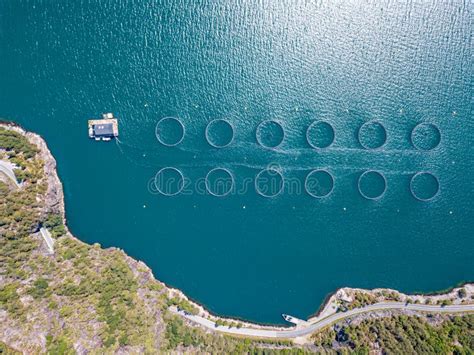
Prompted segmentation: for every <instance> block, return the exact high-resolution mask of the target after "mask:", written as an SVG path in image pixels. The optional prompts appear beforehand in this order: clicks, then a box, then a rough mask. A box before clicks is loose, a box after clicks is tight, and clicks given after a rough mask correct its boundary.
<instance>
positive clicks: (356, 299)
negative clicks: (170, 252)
mask: <svg viewBox="0 0 474 355" xmlns="http://www.w3.org/2000/svg"><path fill="white" fill-rule="evenodd" d="M0 127H4V128H7V129H10V130H14V131H16V132H18V133H20V134H22V135H24V136H25V137H26V138H27V139H28V140H29V141H30V142H31V143H33V144H35V145H36V146H37V147H38V148H39V150H40V152H39V154H40V158H41V159H42V160H43V162H44V172H45V176H46V177H47V191H46V202H45V203H46V206H45V208H44V213H56V214H59V215H61V216H62V218H63V221H64V226H65V227H66V231H67V235H68V236H69V237H70V238H72V239H74V240H75V241H78V242H80V243H83V242H81V241H79V240H78V239H77V238H75V237H74V236H73V235H72V233H71V232H70V231H69V230H68V229H67V223H66V217H65V206H64V194H63V187H62V183H61V181H60V179H59V177H58V175H57V171H56V160H55V159H54V157H53V156H52V154H51V152H50V151H49V149H48V147H47V144H46V142H45V141H44V140H43V139H42V138H41V137H40V136H39V135H38V134H35V133H31V132H27V131H26V130H24V129H23V128H22V127H20V126H18V125H16V124H14V123H6V122H0ZM107 250H111V251H118V252H120V253H121V254H123V256H124V257H125V260H126V262H127V264H128V266H129V267H130V269H131V270H132V272H133V273H134V274H135V275H138V276H140V278H141V279H142V282H143V283H145V282H147V281H149V280H154V281H156V282H157V283H158V284H159V285H161V286H162V287H163V288H164V289H165V290H166V293H167V295H168V297H169V298H178V299H181V300H185V301H186V302H188V303H189V304H191V305H192V307H194V308H195V310H196V312H197V314H199V315H200V316H202V317H205V318H208V319H210V320H212V321H220V322H224V323H228V324H229V323H233V324H239V325H240V326H245V327H248V328H256V329H269V330H282V329H288V328H287V327H278V326H269V325H260V324H255V323H250V322H245V321H242V320H240V319H232V318H224V317H219V316H217V315H214V314H212V313H210V312H209V311H208V310H206V309H205V308H204V307H203V306H202V305H200V304H198V303H196V302H194V301H193V300H191V299H189V298H188V297H187V296H186V295H185V294H184V293H183V292H182V291H180V290H178V289H174V288H170V287H168V286H167V285H165V284H164V283H162V282H161V281H159V280H156V279H155V277H154V275H153V272H152V270H151V269H150V268H149V267H148V266H147V265H146V264H144V263H143V262H141V261H138V260H135V259H133V258H131V257H129V256H128V255H126V254H125V252H124V251H123V250H120V249H117V248H108V249H107ZM461 289H462V290H464V291H461ZM461 292H463V295H464V297H462V298H461V297H459V295H460V293H461ZM473 299H474V284H472V283H466V284H464V285H462V286H460V287H457V288H454V289H452V290H451V291H450V292H447V293H443V294H438V295H434V294H433V295H426V294H425V295H423V294H418V295H406V294H403V293H401V292H398V291H396V290H392V289H373V290H364V289H355V288H341V289H338V290H336V291H335V292H334V293H333V294H332V295H331V296H330V297H328V298H327V299H326V301H325V303H324V305H322V306H321V308H320V310H319V311H318V313H317V314H315V315H314V316H312V317H310V318H309V319H308V321H309V322H311V321H312V320H314V319H315V318H324V317H326V316H329V315H330V314H333V313H335V312H339V311H341V310H343V309H350V308H351V307H360V306H363V305H367V304H372V303H376V302H383V301H390V300H396V301H399V302H400V301H401V302H410V303H423V304H440V302H446V303H450V304H462V302H470V303H472V302H473ZM387 315H390V312H389V313H387ZM361 317H362V316H361ZM361 317H359V319H360V318H361ZM190 325H191V324H190ZM192 325H193V326H194V324H192ZM160 326H161V327H162V325H160V324H157V327H158V328H159V327H160Z"/></svg>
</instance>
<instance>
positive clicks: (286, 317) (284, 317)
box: [281, 313, 293, 323]
mask: <svg viewBox="0 0 474 355" xmlns="http://www.w3.org/2000/svg"><path fill="white" fill-rule="evenodd" d="M281 316H282V317H283V319H284V320H286V321H287V322H290V323H293V322H292V320H293V317H292V316H289V315H288V314H284V313H282V314H281Z"/></svg>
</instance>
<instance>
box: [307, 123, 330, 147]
mask: <svg viewBox="0 0 474 355" xmlns="http://www.w3.org/2000/svg"><path fill="white" fill-rule="evenodd" d="M334 139H335V131H334V127H333V126H332V125H331V124H330V123H329V122H327V121H313V122H312V123H311V124H310V125H309V126H308V128H307V129H306V142H308V144H309V145H310V146H311V147H312V148H314V149H324V148H328V147H329V146H331V145H332V144H333V142H334Z"/></svg>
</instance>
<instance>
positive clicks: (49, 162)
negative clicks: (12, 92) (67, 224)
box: [20, 128, 64, 218]
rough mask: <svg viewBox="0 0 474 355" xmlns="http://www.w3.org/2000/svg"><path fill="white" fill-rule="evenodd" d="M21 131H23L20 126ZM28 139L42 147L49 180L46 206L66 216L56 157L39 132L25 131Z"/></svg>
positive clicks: (50, 210) (45, 170)
mask: <svg viewBox="0 0 474 355" xmlns="http://www.w3.org/2000/svg"><path fill="white" fill-rule="evenodd" d="M20 130H21V131H23V130H22V129H21V128H20ZM23 133H24V134H26V137H27V138H28V140H29V141H30V142H31V143H33V144H35V145H36V146H37V147H38V148H39V149H40V153H39V154H40V157H41V160H43V162H44V173H45V176H46V178H47V181H48V189H47V191H46V206H47V208H48V210H49V211H48V212H53V213H57V214H61V215H62V216H63V218H64V194H63V185H62V183H61V180H59V177H58V174H57V172H56V159H54V157H53V155H52V154H51V152H50V151H49V149H48V146H47V145H46V142H45V141H44V140H43V139H42V138H41V137H40V136H39V135H37V134H35V133H31V132H27V133H26V132H24V131H23Z"/></svg>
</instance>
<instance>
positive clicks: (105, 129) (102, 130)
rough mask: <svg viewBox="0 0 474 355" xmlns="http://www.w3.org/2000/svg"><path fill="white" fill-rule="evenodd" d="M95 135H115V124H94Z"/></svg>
mask: <svg viewBox="0 0 474 355" xmlns="http://www.w3.org/2000/svg"><path fill="white" fill-rule="evenodd" d="M94 135H95V136H96V137H113V135H114V126H113V124H112V123H105V124H96V125H94Z"/></svg>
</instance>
